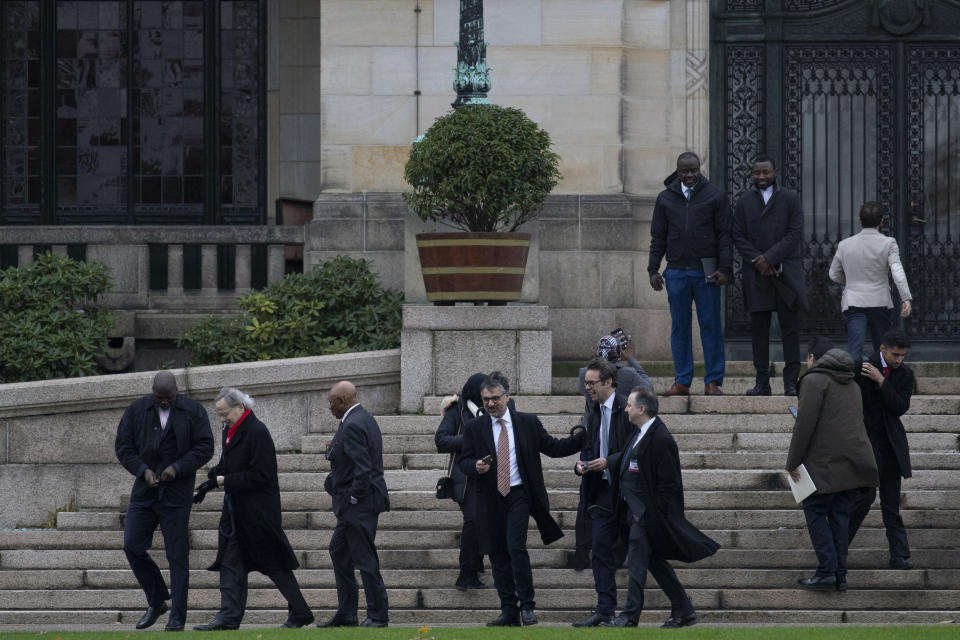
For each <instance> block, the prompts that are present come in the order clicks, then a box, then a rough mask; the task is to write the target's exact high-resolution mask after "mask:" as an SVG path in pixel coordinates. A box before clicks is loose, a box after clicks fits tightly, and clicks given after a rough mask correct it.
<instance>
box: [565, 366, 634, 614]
mask: <svg viewBox="0 0 960 640" xmlns="http://www.w3.org/2000/svg"><path fill="white" fill-rule="evenodd" d="M583 379H584V385H585V386H586V389H587V392H588V393H589V394H590V399H591V400H593V410H592V411H591V412H590V415H589V417H588V419H587V425H586V426H587V433H586V435H585V436H584V439H583V447H581V449H580V460H578V461H577V464H576V465H575V466H574V472H575V473H576V474H577V475H578V476H582V477H583V481H582V482H581V484H580V503H581V505H582V506H583V508H584V509H585V511H586V513H587V516H588V517H589V519H590V525H591V535H592V537H591V539H592V545H591V551H592V553H591V556H592V560H591V563H592V566H593V584H594V588H595V589H596V590H597V608H596V609H595V610H594V612H593V614H592V615H590V616H588V617H587V618H585V619H583V620H578V621H576V622H574V623H573V626H575V627H596V626H598V625H599V624H600V623H601V622H604V621H606V622H610V621H612V620H613V616H614V613H616V608H617V583H616V579H615V574H616V571H617V566H618V562H617V560H616V559H615V557H614V551H613V546H614V543H615V542H616V541H617V537H618V536H617V533H618V531H617V529H618V524H617V519H616V516H615V515H614V503H615V494H614V493H613V477H612V470H614V469H617V468H618V467H619V465H620V454H621V453H622V451H623V448H624V446H626V444H627V440H628V439H629V438H630V434H631V433H633V431H634V429H633V426H632V425H631V424H630V420H629V418H628V416H627V414H626V412H625V411H624V407H625V405H626V399H625V398H624V397H623V396H622V395H620V394H619V393H616V392H615V391H616V388H617V367H616V366H614V364H613V363H612V362H609V361H608V360H606V359H605V358H594V359H593V360H591V361H590V363H589V364H587V370H586V373H585V374H584V378H583Z"/></svg>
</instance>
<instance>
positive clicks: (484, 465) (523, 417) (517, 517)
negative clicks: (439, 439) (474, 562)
mask: <svg viewBox="0 0 960 640" xmlns="http://www.w3.org/2000/svg"><path fill="white" fill-rule="evenodd" d="M480 397H481V399H482V400H483V408H484V409H485V410H486V411H487V413H486V415H483V416H480V417H479V418H474V419H473V420H471V421H469V422H467V423H466V424H465V425H464V427H463V449H462V457H461V459H460V462H459V464H460V469H461V470H463V472H464V473H465V474H466V475H467V476H468V477H470V478H475V479H476V480H477V482H474V483H473V487H474V489H473V490H474V491H476V492H477V527H478V537H479V539H480V541H481V549H480V551H481V553H488V554H489V555H490V564H491V566H492V568H493V583H494V586H496V588H497V594H498V595H499V596H500V615H499V616H498V617H497V618H495V619H494V620H492V621H490V622H488V623H487V626H491V627H518V626H520V625H521V623H522V624H523V625H524V626H529V625H534V624H537V616H536V614H535V613H534V607H535V605H536V603H535V602H534V599H533V597H534V590H533V572H532V571H531V569H530V556H529V555H528V554H527V528H528V523H529V520H530V516H533V519H534V520H535V521H536V523H537V529H539V531H540V537H541V538H542V539H543V543H544V544H550V543H552V542H555V541H557V540H559V539H560V538H562V537H563V532H562V531H561V530H560V526H559V525H558V524H557V523H556V521H554V519H553V517H551V515H550V503H549V501H548V499H547V489H546V487H545V486H544V482H543V468H542V466H541V464H540V454H541V453H545V454H546V455H548V456H550V457H551V458H562V457H564V456H569V455H571V454H574V453H576V452H577V451H579V450H580V447H581V445H582V442H583V429H582V428H580V429H579V430H577V428H576V427H575V428H574V431H576V434H575V435H571V436H570V437H568V438H562V439H560V438H554V437H553V436H551V435H550V434H549V433H547V431H546V429H544V428H543V425H542V424H541V423H540V420H539V418H537V416H535V415H534V414H532V413H520V412H519V411H513V410H511V409H510V408H509V407H508V403H509V401H510V383H509V382H508V381H507V379H506V377H505V376H504V375H503V374H502V373H500V372H499V371H494V372H493V373H491V374H490V375H488V376H487V377H486V378H484V380H483V383H482V384H481V392H480Z"/></svg>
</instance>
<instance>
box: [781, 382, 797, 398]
mask: <svg viewBox="0 0 960 640" xmlns="http://www.w3.org/2000/svg"><path fill="white" fill-rule="evenodd" d="M783 395H785V396H796V395H797V385H796V384H791V383H789V382H784V383H783Z"/></svg>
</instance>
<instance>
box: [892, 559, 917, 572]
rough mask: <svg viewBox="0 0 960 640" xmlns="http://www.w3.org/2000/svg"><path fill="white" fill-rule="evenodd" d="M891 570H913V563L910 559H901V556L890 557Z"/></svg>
mask: <svg viewBox="0 0 960 640" xmlns="http://www.w3.org/2000/svg"><path fill="white" fill-rule="evenodd" d="M890 568H891V569H904V570H906V569H913V563H912V562H910V558H901V557H900V556H890Z"/></svg>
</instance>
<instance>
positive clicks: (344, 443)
mask: <svg viewBox="0 0 960 640" xmlns="http://www.w3.org/2000/svg"><path fill="white" fill-rule="evenodd" d="M327 460H329V461H330V473H329V474H327V479H326V480H325V481H324V483H323V488H324V489H326V491H327V493H329V494H330V495H331V496H332V497H333V513H334V515H335V516H337V517H338V518H339V517H341V516H342V515H343V512H344V510H346V509H348V508H349V507H350V498H351V497H353V498H356V500H357V502H358V503H364V505H365V506H367V507H369V508H370V509H372V510H373V511H374V512H375V513H381V512H383V511H389V510H390V499H389V497H388V496H387V483H386V482H385V481H384V479H383V438H382V436H381V435H380V425H378V424H377V421H376V420H374V418H373V416H372V415H370V414H369V413H367V410H366V409H364V408H363V407H362V406H359V405H358V406H357V407H356V408H355V409H353V411H351V412H350V413H348V414H347V416H346V419H345V420H344V421H343V422H342V423H341V424H340V428H339V429H337V433H336V435H334V436H333V443H332V445H331V446H330V451H329V452H328V453H327Z"/></svg>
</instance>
